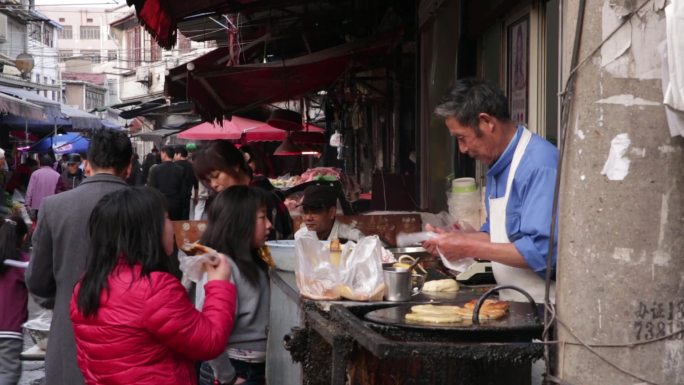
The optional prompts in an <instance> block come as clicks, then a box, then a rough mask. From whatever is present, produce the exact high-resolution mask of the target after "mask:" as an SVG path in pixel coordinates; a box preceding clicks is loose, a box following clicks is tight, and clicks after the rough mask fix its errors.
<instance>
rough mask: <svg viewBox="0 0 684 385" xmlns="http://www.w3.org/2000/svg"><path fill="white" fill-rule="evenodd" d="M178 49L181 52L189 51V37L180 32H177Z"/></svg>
mask: <svg viewBox="0 0 684 385" xmlns="http://www.w3.org/2000/svg"><path fill="white" fill-rule="evenodd" d="M178 51H179V52H180V53H182V54H183V53H188V52H190V39H188V38H187V37H185V36H183V34H182V33H180V32H179V33H178Z"/></svg>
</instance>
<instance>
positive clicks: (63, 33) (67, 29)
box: [59, 25, 74, 40]
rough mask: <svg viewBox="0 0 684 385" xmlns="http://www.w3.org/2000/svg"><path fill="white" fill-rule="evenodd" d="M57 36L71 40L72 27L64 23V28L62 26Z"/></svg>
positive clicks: (72, 34) (72, 35) (72, 36)
mask: <svg viewBox="0 0 684 385" xmlns="http://www.w3.org/2000/svg"><path fill="white" fill-rule="evenodd" d="M59 38H60V39H67V40H71V39H73V38H74V27H73V26H71V25H65V26H64V28H62V29H61V30H60V31H59Z"/></svg>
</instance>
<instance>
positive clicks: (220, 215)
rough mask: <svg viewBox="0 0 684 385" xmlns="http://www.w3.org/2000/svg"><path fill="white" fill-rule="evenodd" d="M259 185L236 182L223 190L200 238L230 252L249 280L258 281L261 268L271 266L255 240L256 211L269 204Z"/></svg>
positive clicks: (227, 252) (211, 208)
mask: <svg viewBox="0 0 684 385" xmlns="http://www.w3.org/2000/svg"><path fill="white" fill-rule="evenodd" d="M262 191H263V190H260V189H258V188H254V187H249V186H242V185H236V186H232V187H229V188H227V189H225V190H223V191H221V192H220V193H219V194H218V195H216V197H215V198H214V200H213V202H212V203H211V206H210V207H209V211H208V215H207V219H208V223H207V229H206V230H205V231H204V234H203V235H202V240H201V241H200V242H201V243H203V244H204V245H206V246H209V247H211V248H213V249H215V250H217V251H219V252H222V253H224V254H226V255H227V256H228V257H230V258H231V259H232V260H233V261H235V264H236V265H237V267H238V269H239V270H240V273H241V274H242V275H244V277H245V278H246V279H247V281H248V282H249V283H251V284H252V285H254V286H256V285H257V283H258V279H259V276H258V269H262V270H266V269H267V268H268V266H267V265H266V263H265V262H264V261H263V260H262V259H261V258H260V257H259V255H258V251H257V249H252V247H251V242H252V238H253V236H254V226H255V224H256V212H257V210H258V209H259V208H262V207H266V197H265V195H264V193H263V192H262Z"/></svg>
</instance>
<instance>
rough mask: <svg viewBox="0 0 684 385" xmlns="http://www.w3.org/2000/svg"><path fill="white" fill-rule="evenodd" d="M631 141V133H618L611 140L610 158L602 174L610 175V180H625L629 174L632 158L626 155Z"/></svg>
mask: <svg viewBox="0 0 684 385" xmlns="http://www.w3.org/2000/svg"><path fill="white" fill-rule="evenodd" d="M630 144H631V141H630V140H629V134H618V135H616V136H615V137H614V138H613V140H611V141H610V151H609V152H608V159H606V163H605V164H604V165H603V169H602V170H601V175H605V176H606V177H608V180H623V179H625V177H626V176H627V174H629V163H630V160H629V158H627V157H626V156H625V155H626V154H627V149H628V148H629V145H630Z"/></svg>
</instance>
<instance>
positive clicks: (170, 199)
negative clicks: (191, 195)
mask: <svg viewBox="0 0 684 385" xmlns="http://www.w3.org/2000/svg"><path fill="white" fill-rule="evenodd" d="M174 154H175V150H174V148H173V147H172V146H164V147H162V149H161V156H162V162H161V163H159V164H156V165H154V166H153V167H152V168H150V175H149V176H148V178H147V185H148V186H149V187H154V188H156V189H157V190H159V192H161V193H162V195H164V197H166V204H167V206H168V210H169V219H171V220H172V221H178V220H182V219H188V218H187V217H186V218H183V200H184V199H185V197H184V194H185V177H184V176H183V169H182V168H180V166H178V165H177V164H175V163H174V162H173V156H174ZM188 204H190V203H189V200H188Z"/></svg>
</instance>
